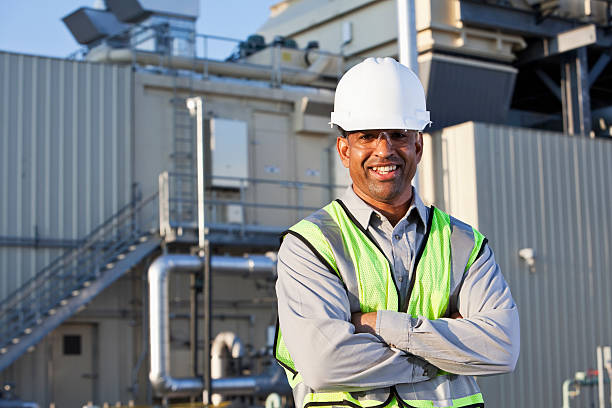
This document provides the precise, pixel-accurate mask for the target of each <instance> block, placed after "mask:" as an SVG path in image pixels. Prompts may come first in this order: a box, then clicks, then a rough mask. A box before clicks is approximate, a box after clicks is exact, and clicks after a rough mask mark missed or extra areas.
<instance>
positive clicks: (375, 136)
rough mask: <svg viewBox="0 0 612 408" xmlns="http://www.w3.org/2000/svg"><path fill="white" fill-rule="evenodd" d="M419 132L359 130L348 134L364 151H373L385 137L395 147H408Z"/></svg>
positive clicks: (405, 130)
mask: <svg viewBox="0 0 612 408" xmlns="http://www.w3.org/2000/svg"><path fill="white" fill-rule="evenodd" d="M417 133H418V130H409V129H404V130H400V129H393V130H359V131H354V132H348V137H349V138H350V140H351V142H352V143H354V144H355V145H357V146H358V147H361V148H363V149H373V148H375V147H377V146H378V143H379V142H380V140H381V139H382V138H383V137H384V138H385V139H386V140H387V143H388V144H389V145H390V146H393V147H398V148H401V147H406V146H408V145H410V144H411V143H414V137H415V136H416V135H417Z"/></svg>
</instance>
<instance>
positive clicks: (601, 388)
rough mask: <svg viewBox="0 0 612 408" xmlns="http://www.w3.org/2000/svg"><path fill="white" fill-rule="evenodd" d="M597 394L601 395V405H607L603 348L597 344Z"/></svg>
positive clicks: (601, 406)
mask: <svg viewBox="0 0 612 408" xmlns="http://www.w3.org/2000/svg"><path fill="white" fill-rule="evenodd" d="M596 350H597V394H598V396H599V406H600V408H604V407H605V406H606V405H605V404H606V395H605V384H604V367H603V348H602V347H601V346H597V349H596Z"/></svg>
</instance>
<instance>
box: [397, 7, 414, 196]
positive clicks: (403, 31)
mask: <svg viewBox="0 0 612 408" xmlns="http://www.w3.org/2000/svg"><path fill="white" fill-rule="evenodd" d="M397 48H398V54H399V62H400V64H402V65H405V66H407V67H408V68H410V69H411V70H413V71H414V72H415V73H416V74H417V75H419V62H418V55H419V52H418V50H417V33H416V17H415V9H414V0H397ZM412 184H413V185H414V187H415V189H416V190H418V189H419V171H418V169H417V171H416V173H415V175H414V177H413V179H412Z"/></svg>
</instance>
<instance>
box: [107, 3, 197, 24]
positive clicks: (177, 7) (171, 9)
mask: <svg viewBox="0 0 612 408" xmlns="http://www.w3.org/2000/svg"><path fill="white" fill-rule="evenodd" d="M105 1H106V7H108V8H109V9H110V10H111V11H112V12H113V14H115V16H117V18H118V19H119V20H121V21H123V22H126V23H139V22H141V21H144V20H146V19H147V18H148V17H150V16H152V15H162V16H168V17H175V18H181V19H185V20H193V21H195V20H196V19H197V18H198V14H199V11H200V7H199V2H198V0H176V1H168V0H105Z"/></svg>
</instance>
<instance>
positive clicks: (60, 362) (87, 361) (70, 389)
mask: <svg viewBox="0 0 612 408" xmlns="http://www.w3.org/2000/svg"><path fill="white" fill-rule="evenodd" d="M53 337H54V338H53V351H52V373H53V374H52V378H51V381H52V383H53V394H52V398H53V401H54V402H55V407H56V408H75V407H82V406H83V405H86V404H87V403H88V402H90V401H92V402H95V401H94V397H95V395H94V394H95V389H96V381H97V377H98V374H97V372H96V371H97V368H96V364H95V361H96V359H95V357H96V356H95V351H96V350H97V345H96V341H97V336H96V326H95V325H93V324H81V323H78V324H64V325H62V326H60V327H59V328H57V329H56V330H55V331H54V333H53Z"/></svg>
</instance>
